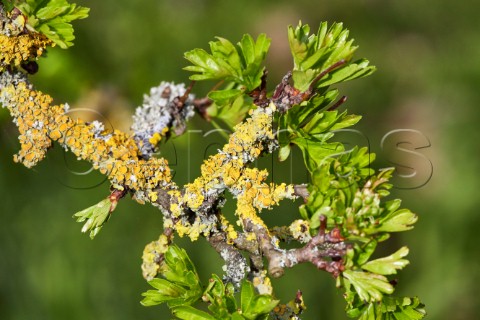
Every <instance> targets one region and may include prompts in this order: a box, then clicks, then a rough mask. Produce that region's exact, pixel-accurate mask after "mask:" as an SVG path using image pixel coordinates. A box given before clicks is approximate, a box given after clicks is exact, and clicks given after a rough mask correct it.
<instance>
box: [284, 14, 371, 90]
mask: <svg viewBox="0 0 480 320" xmlns="http://www.w3.org/2000/svg"><path fill="white" fill-rule="evenodd" d="M348 35H349V31H348V30H347V29H344V28H343V24H342V23H333V24H332V25H331V26H330V27H328V24H327V23H326V22H323V23H321V24H320V27H319V29H318V32H317V34H310V27H309V25H308V24H305V25H304V24H302V23H301V22H299V24H298V26H297V27H296V28H293V26H290V27H289V28H288V41H289V44H290V50H291V52H292V56H293V62H294V70H293V73H292V76H293V82H294V85H295V88H297V89H298V90H300V91H306V90H307V89H308V87H309V86H310V84H311V83H312V81H313V80H314V79H315V78H317V77H318V76H319V75H320V74H321V73H322V71H324V70H327V69H328V68H330V67H332V66H335V65H337V64H341V66H340V67H339V68H337V69H336V70H334V71H333V72H329V73H327V74H325V75H324V76H323V77H322V78H321V79H319V80H318V82H317V83H316V84H315V86H316V88H323V87H328V86H330V85H332V84H335V83H339V82H344V81H348V80H353V79H356V78H361V77H365V76H368V75H370V74H372V73H373V72H374V71H375V67H372V66H369V62H368V60H365V59H361V60H357V61H355V62H352V63H351V62H350V61H351V60H352V57H353V54H354V52H355V50H356V49H357V46H354V45H353V42H354V40H353V39H349V38H348Z"/></svg>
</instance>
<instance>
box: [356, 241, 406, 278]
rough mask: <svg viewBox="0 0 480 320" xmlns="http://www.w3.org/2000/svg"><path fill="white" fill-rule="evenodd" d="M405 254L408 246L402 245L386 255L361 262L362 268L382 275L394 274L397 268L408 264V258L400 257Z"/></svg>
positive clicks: (399, 268)
mask: <svg viewBox="0 0 480 320" xmlns="http://www.w3.org/2000/svg"><path fill="white" fill-rule="evenodd" d="M407 255H408V248H407V247H402V248H400V250H398V251H397V252H395V253H394V254H391V255H389V256H388V257H384V258H381V259H376V260H372V261H369V262H367V263H365V264H363V265H362V269H364V270H367V271H370V272H373V273H377V274H382V275H390V274H396V273H397V270H401V269H403V268H404V267H405V266H406V265H408V263H409V262H408V260H405V259H401V258H403V257H406V256H407Z"/></svg>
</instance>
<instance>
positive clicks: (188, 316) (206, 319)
mask: <svg viewBox="0 0 480 320" xmlns="http://www.w3.org/2000/svg"><path fill="white" fill-rule="evenodd" d="M172 313H173V314H174V315H175V316H176V317H178V318H179V319H184V320H216V318H214V317H213V316H211V315H210V314H208V313H206V312H204V311H201V310H198V309H195V308H194V307H191V306H180V307H175V308H173V309H172Z"/></svg>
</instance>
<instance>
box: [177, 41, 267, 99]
mask: <svg viewBox="0 0 480 320" xmlns="http://www.w3.org/2000/svg"><path fill="white" fill-rule="evenodd" d="M269 47H270V39H268V38H267V37H266V35H265V34H261V35H259V36H258V38H257V41H256V42H255V41H254V40H253V38H252V37H251V36H250V35H244V36H243V37H242V39H241V40H240V42H239V43H238V45H237V47H235V46H234V45H233V44H232V43H231V42H230V41H228V40H227V39H224V38H219V37H217V41H211V42H210V52H211V53H207V52H206V51H205V50H203V49H194V50H191V51H188V52H186V53H185V58H186V59H187V60H188V61H190V62H191V63H192V65H190V66H187V67H185V68H184V70H187V71H192V72H196V73H197V74H194V75H191V76H190V79H191V80H225V81H233V82H235V83H236V84H237V85H241V86H244V87H245V88H244V90H245V91H247V92H251V91H253V90H254V89H256V88H258V87H259V86H260V84H261V78H262V76H263V71H264V67H263V62H264V60H265V57H266V54H267V51H268V49H269ZM244 90H242V91H244Z"/></svg>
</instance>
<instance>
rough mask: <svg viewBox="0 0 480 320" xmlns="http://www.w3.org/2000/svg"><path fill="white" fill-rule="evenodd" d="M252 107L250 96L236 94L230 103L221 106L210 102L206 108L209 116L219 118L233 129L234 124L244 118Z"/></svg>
mask: <svg viewBox="0 0 480 320" xmlns="http://www.w3.org/2000/svg"><path fill="white" fill-rule="evenodd" d="M233 97H234V96H233V94H232V98H233ZM252 108H254V105H253V102H252V99H251V98H250V97H247V96H245V95H238V96H237V97H236V98H235V100H234V101H233V102H232V103H230V104H226V105H223V106H221V105H218V104H216V103H214V104H212V105H211V106H210V107H209V108H208V109H207V112H208V115H209V116H210V118H212V119H220V120H222V121H223V122H224V123H225V124H227V125H228V126H229V127H230V128H232V129H233V127H234V126H236V125H237V124H238V123H240V122H242V121H243V120H244V119H245V118H246V116H247V114H248V111H249V110H250V109H252Z"/></svg>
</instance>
